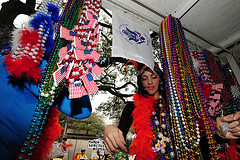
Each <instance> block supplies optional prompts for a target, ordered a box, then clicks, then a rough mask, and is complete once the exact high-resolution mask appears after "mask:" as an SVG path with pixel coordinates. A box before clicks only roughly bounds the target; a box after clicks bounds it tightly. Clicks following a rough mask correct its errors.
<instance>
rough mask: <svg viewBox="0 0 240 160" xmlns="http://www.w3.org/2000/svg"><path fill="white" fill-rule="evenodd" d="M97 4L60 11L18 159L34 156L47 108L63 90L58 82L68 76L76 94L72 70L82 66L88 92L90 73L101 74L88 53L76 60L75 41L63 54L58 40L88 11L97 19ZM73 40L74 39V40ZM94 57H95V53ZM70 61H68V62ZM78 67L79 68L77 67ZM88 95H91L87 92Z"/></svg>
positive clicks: (74, 2)
mask: <svg viewBox="0 0 240 160" xmlns="http://www.w3.org/2000/svg"><path fill="white" fill-rule="evenodd" d="M100 4H101V1H100V0H98V1H93V0H85V1H84V0H83V1H81V0H69V1H68V2H67V4H66V5H65V9H64V10H63V12H62V17H61V19H60V20H59V23H57V25H56V28H55V40H54V43H53V47H52V50H51V53H50V55H49V60H48V64H47V65H46V68H45V70H44V73H43V76H42V80H41V83H40V90H39V96H38V100H39V102H38V104H37V108H36V109H35V113H34V115H33V119H32V123H31V125H30V130H29V131H28V135H27V137H26V140H25V142H24V147H23V148H22V149H21V151H20V153H19V156H18V159H25V160H27V159H30V158H31V156H32V154H33V150H34V149H35V148H36V145H37V144H38V142H39V139H40V136H41V135H42V132H43V130H44V129H45V128H44V127H45V124H46V122H47V121H48V118H49V112H50V107H51V106H52V104H53V102H54V99H55V97H56V96H58V95H59V92H60V91H61V90H62V88H63V86H64V83H61V82H64V81H63V79H68V78H67V77H70V78H72V79H73V81H70V80H69V81H70V82H72V83H69V89H70V88H71V87H70V84H72V85H74V91H73V92H75V91H76V90H77V88H76V87H79V86H81V85H79V83H73V82H75V81H77V80H80V79H78V78H79V77H78V76H76V77H77V78H75V77H74V75H76V74H73V72H74V71H75V70H73V69H75V67H78V68H80V67H81V69H82V68H83V69H84V71H85V77H82V79H81V80H82V81H84V80H83V79H84V78H85V79H86V80H85V81H84V82H86V81H87V82H88V83H84V86H85V87H86V88H87V89H89V88H90V89H91V87H92V86H94V85H92V84H93V82H94V81H93V78H92V77H93V74H94V75H95V76H96V75H99V74H100V73H101V69H100V68H97V67H96V66H97V65H96V63H94V60H96V59H97V58H96V59H94V58H93V59H92V56H91V52H87V57H84V58H83V59H81V57H80V58H79V57H78V58H76V54H75V52H74V51H75V50H74V49H76V46H79V45H80V44H79V43H77V41H74V42H73V43H72V44H71V46H70V47H72V48H73V49H72V50H71V51H69V50H67V52H66V53H63V52H62V51H61V52H59V51H60V49H61V47H62V44H63V41H62V40H61V38H64V36H63V35H64V34H62V33H63V32H62V31H63V30H64V28H66V29H67V30H72V29H73V28H74V25H76V24H77V23H78V19H79V17H80V15H81V14H82V13H83V12H86V11H90V13H91V14H92V16H93V17H94V16H96V17H97V16H98V13H99V9H100ZM93 6H94V7H93ZM41 9H43V10H44V9H45V7H43V8H41ZM95 19H96V18H95ZM87 21H88V19H87ZM96 25H97V24H96V23H95V26H96ZM63 27H64V28H63ZM73 32H74V33H73ZM96 32H97V31H96ZM96 32H95V33H96ZM68 33H69V34H68V36H72V33H73V34H75V35H76V32H75V31H69V32H68ZM98 34H99V33H98ZM62 36H63V37H62ZM94 36H95V39H98V36H99V35H94ZM74 38H75V39H76V37H74ZM88 40H89V39H88ZM78 42H81V41H80V39H79V40H78ZM91 44H92V43H91ZM89 45H90V44H87V45H85V47H87V48H88V49H89V50H91V49H92V48H94V47H95V45H94V44H93V45H90V47H91V48H90V47H88V46H89ZM42 46H43V45H42ZM67 49H68V48H67ZM68 51H69V52H68ZM91 51H92V50H91ZM59 53H61V54H65V55H64V56H61V54H60V55H59ZM96 54H97V55H98V53H96ZM98 56H99V55H98ZM67 57H68V58H67ZM69 59H70V60H71V61H68V60H69ZM64 60H66V61H64ZM79 64H80V65H81V66H79ZM85 67H86V68H85ZM87 68H88V70H87ZM62 76H65V77H62ZM67 84H68V83H67ZM81 84H82V83H81ZM75 89H76V90H75ZM90 89H89V90H90ZM89 90H87V91H89ZM69 92H71V90H69ZM87 93H90V91H89V92H87ZM74 94H75V96H74V97H81V95H80V94H79V92H78V90H77V92H76V93H74ZM70 95H71V94H70ZM74 97H71V98H74Z"/></svg>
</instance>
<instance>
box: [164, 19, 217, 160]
mask: <svg viewBox="0 0 240 160" xmlns="http://www.w3.org/2000/svg"><path fill="white" fill-rule="evenodd" d="M160 33H161V35H160V41H161V45H160V47H161V54H162V57H163V58H162V61H161V62H162V66H163V68H164V72H165V78H166V81H167V83H166V84H167V87H166V88H167V95H168V97H169V98H168V99H167V100H168V104H169V106H170V115H171V118H172V119H171V121H172V127H173V129H174V139H175V146H176V150H177V157H178V158H179V159H185V158H186V157H191V158H192V159H200V158H201V153H200V147H199V142H200V129H199V124H198V123H199V122H198V119H203V120H204V125H205V130H206V134H207V136H208V140H209V146H210V150H211V151H210V154H211V157H212V159H216V158H218V156H217V153H216V152H214V151H215V148H216V147H215V146H214V145H215V143H214V140H213V138H212V137H213V133H214V132H213V127H214V126H213V123H212V121H211V119H210V116H209V115H208V114H206V111H207V107H206V103H205V100H204V97H203V96H202V92H201V88H200V85H199V82H198V81H197V76H196V73H195V70H194V69H193V63H192V60H191V55H190V52H189V49H188V45H187V42H186V38H185V35H184V33H183V30H182V26H181V23H180V21H179V20H178V19H176V18H174V17H171V15H170V16H168V17H167V18H166V19H165V20H164V21H163V22H162V23H161V31H160ZM213 148H214V149H213Z"/></svg>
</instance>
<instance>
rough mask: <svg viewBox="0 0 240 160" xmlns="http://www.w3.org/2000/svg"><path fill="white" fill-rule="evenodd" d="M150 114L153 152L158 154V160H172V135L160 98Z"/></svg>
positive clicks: (168, 119) (167, 115)
mask: <svg viewBox="0 0 240 160" xmlns="http://www.w3.org/2000/svg"><path fill="white" fill-rule="evenodd" d="M153 107H154V111H153V112H152V115H151V119H152V127H153V136H154V137H155V141H153V146H154V147H153V150H154V152H157V153H158V159H172V158H173V157H175V153H174V147H173V143H172V134H171V126H170V117H169V114H168V113H169V111H168V110H167V108H166V106H165V105H164V103H163V99H162V96H160V97H159V100H158V103H157V104H154V106H153Z"/></svg>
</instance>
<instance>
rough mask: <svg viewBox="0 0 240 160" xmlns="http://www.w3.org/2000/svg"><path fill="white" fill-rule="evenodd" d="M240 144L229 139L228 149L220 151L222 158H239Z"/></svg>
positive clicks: (230, 159)
mask: <svg viewBox="0 0 240 160" xmlns="http://www.w3.org/2000/svg"><path fill="white" fill-rule="evenodd" d="M239 150H240V145H239V144H237V143H236V140H231V141H229V145H228V147H227V148H226V150H223V151H221V152H219V153H218V154H219V156H220V157H221V160H237V159H240V153H239V152H238V151H239Z"/></svg>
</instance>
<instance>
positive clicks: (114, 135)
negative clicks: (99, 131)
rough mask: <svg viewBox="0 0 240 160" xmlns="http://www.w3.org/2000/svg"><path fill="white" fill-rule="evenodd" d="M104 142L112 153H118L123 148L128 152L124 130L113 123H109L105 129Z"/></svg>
mask: <svg viewBox="0 0 240 160" xmlns="http://www.w3.org/2000/svg"><path fill="white" fill-rule="evenodd" d="M103 135H104V144H105V146H106V149H107V151H108V152H110V153H118V152H120V151H121V150H122V151H125V152H127V148H126V147H125V144H126V142H125V140H124V137H123V133H122V131H121V130H120V129H119V128H117V127H116V126H113V125H108V126H107V127H106V128H105V129H104V131H103Z"/></svg>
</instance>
